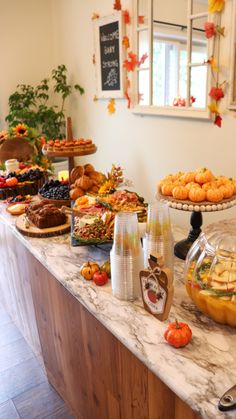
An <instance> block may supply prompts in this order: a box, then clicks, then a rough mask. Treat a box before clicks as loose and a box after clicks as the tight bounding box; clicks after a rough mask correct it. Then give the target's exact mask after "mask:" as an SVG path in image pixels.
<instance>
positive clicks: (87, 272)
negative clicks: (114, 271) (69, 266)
mask: <svg viewBox="0 0 236 419" xmlns="http://www.w3.org/2000/svg"><path fill="white" fill-rule="evenodd" d="M80 274H81V275H82V277H83V278H84V279H86V280H87V281H94V283H95V284H96V285H98V286H101V285H105V284H106V283H107V282H108V279H109V278H110V277H111V265H110V260H106V261H105V262H103V264H102V265H101V266H99V264H98V263H97V262H93V261H88V262H85V263H83V265H82V266H81V268H80Z"/></svg>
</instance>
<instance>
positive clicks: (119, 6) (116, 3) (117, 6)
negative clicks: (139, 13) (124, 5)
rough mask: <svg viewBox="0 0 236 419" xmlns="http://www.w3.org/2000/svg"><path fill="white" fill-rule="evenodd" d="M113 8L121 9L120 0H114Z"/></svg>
mask: <svg viewBox="0 0 236 419" xmlns="http://www.w3.org/2000/svg"><path fill="white" fill-rule="evenodd" d="M113 9H114V10H121V2H120V0H115V3H114V4H113Z"/></svg>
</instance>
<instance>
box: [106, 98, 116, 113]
mask: <svg viewBox="0 0 236 419" xmlns="http://www.w3.org/2000/svg"><path fill="white" fill-rule="evenodd" d="M107 110H108V113H109V114H110V115H112V114H113V113H115V111H116V106H115V99H110V100H109V102H108V105H107Z"/></svg>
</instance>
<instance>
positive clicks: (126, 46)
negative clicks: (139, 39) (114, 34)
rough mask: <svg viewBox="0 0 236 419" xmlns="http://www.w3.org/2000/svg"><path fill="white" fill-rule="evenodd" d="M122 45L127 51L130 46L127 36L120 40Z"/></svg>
mask: <svg viewBox="0 0 236 419" xmlns="http://www.w3.org/2000/svg"><path fill="white" fill-rule="evenodd" d="M122 45H124V47H125V48H126V49H128V48H129V47H130V44H129V37H128V36H123V39H122Z"/></svg>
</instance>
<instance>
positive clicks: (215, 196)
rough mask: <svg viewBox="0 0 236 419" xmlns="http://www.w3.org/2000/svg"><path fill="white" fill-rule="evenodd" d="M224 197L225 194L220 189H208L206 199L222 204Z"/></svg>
mask: <svg viewBox="0 0 236 419" xmlns="http://www.w3.org/2000/svg"><path fill="white" fill-rule="evenodd" d="M223 197H224V195H223V192H222V191H221V190H220V189H216V188H215V189H208V191H207V192H206V199H207V201H210V202H220V201H222V199H223Z"/></svg>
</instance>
